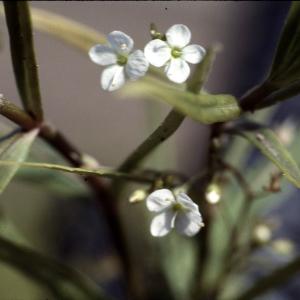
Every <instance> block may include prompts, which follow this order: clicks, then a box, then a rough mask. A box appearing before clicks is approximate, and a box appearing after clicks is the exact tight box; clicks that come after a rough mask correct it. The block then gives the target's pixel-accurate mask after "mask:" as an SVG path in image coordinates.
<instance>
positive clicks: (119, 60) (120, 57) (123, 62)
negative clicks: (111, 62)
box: [117, 55, 127, 66]
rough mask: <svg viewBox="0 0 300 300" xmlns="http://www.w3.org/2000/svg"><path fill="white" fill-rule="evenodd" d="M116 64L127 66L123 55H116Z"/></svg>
mask: <svg viewBox="0 0 300 300" xmlns="http://www.w3.org/2000/svg"><path fill="white" fill-rule="evenodd" d="M117 64H118V65H120V66H125V65H126V64H127V57H126V56H124V55H118V58H117Z"/></svg>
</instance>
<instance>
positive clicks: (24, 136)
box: [0, 129, 39, 193]
mask: <svg viewBox="0 0 300 300" xmlns="http://www.w3.org/2000/svg"><path fill="white" fill-rule="evenodd" d="M38 132H39V130H38V129H33V130H31V131H29V132H26V133H16V134H14V135H13V136H12V137H10V138H9V139H7V140H5V141H4V142H2V143H1V144H0V160H13V161H16V162H17V163H21V162H24V161H25V159H26V157H27V155H28V152H29V150H30V147H31V145H32V143H33V141H34V139H35V138H36V136H37V134H38ZM19 167H20V166H19V165H18V164H15V165H0V193H2V192H3V191H4V189H5V188H6V186H7V185H8V184H9V182H10V181H11V180H12V178H13V177H14V175H15V174H16V173H17V171H18V169H19Z"/></svg>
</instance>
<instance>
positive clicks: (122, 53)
mask: <svg viewBox="0 0 300 300" xmlns="http://www.w3.org/2000/svg"><path fill="white" fill-rule="evenodd" d="M107 40H108V45H95V46H93V47H92V48H91V49H90V51H89V56H90V58H91V60H92V61H93V62H94V63H96V64H98V65H101V66H108V67H107V68H106V69H104V71H103V72H102V76H101V86H102V88H103V89H104V90H107V91H114V90H117V89H118V88H120V87H121V86H122V85H123V84H124V83H125V79H126V78H129V79H131V80H137V79H138V78H139V77H141V76H144V75H145V73H146V72H147V70H148V67H149V63H148V61H147V60H146V58H145V55H144V53H143V51H141V50H135V51H133V52H132V50H133V45H134V42H133V40H132V38H131V37H130V36H128V35H126V34H125V33H123V32H121V31H113V32H111V33H110V34H109V35H108V36H107Z"/></svg>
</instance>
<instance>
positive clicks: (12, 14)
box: [4, 1, 43, 120]
mask: <svg viewBox="0 0 300 300" xmlns="http://www.w3.org/2000/svg"><path fill="white" fill-rule="evenodd" d="M4 8H5V16H6V22H7V26H8V33H9V40H10V49H11V56H12V62H13V67H14V73H15V78H16V82H17V86H18V89H19V93H20V97H21V100H22V102H23V105H24V108H25V110H26V111H27V112H28V113H29V114H30V115H31V116H32V117H34V118H35V119H36V120H42V118H43V111H42V104H41V95H40V89H39V81H38V71H37V64H36V61H35V55H34V45H33V37H32V29H31V20H30V12H29V8H28V4H27V2H26V1H4Z"/></svg>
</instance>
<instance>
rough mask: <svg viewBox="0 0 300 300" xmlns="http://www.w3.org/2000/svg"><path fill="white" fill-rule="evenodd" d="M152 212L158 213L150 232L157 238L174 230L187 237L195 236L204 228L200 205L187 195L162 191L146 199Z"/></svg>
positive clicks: (157, 191)
mask: <svg viewBox="0 0 300 300" xmlns="http://www.w3.org/2000/svg"><path fill="white" fill-rule="evenodd" d="M146 204H147V207H148V209H149V210H150V211H152V212H155V213H157V216H155V217H154V218H153V220H152V223H151V227H150V231H151V234H152V235H153V236H155V237H161V236H164V235H166V234H168V233H169V232H170V231H171V229H172V228H175V229H176V231H177V232H179V233H180V234H183V235H187V236H193V235H195V234H196V233H198V231H199V230H200V229H201V227H203V226H204V224H203V220H202V216H201V214H200V212H199V208H198V205H197V204H196V203H194V202H193V200H192V199H191V198H190V197H189V196H188V195H186V194H185V193H179V194H178V195H174V193H173V192H172V191H170V190H168V189H160V190H156V191H155V192H153V193H151V194H150V195H149V196H148V197H147V199H146Z"/></svg>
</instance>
